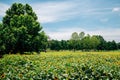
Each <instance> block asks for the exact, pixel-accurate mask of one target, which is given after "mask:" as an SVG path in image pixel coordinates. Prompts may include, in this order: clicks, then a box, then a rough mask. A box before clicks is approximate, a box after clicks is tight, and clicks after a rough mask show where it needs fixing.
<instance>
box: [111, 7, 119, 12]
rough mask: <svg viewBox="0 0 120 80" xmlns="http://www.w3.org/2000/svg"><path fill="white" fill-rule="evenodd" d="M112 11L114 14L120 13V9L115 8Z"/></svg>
mask: <svg viewBox="0 0 120 80" xmlns="http://www.w3.org/2000/svg"><path fill="white" fill-rule="evenodd" d="M112 11H113V12H119V11H120V7H115V8H113V10H112Z"/></svg>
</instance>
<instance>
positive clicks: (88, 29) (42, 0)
mask: <svg viewBox="0 0 120 80" xmlns="http://www.w3.org/2000/svg"><path fill="white" fill-rule="evenodd" d="M15 2H20V3H23V4H26V3H28V4H30V5H31V6H32V8H33V10H34V11H35V13H36V14H37V16H38V21H39V22H40V23H41V25H42V26H43V30H44V31H45V32H46V34H47V35H49V36H50V37H51V38H52V39H58V40H61V39H65V40H67V39H69V38H70V35H71V34H72V33H73V32H78V33H79V32H81V31H84V32H85V33H86V34H91V35H93V34H94V35H102V36H103V37H104V38H105V39H106V40H110V41H111V40H115V41H117V42H118V41H119V42H120V0H0V22H1V21H2V17H3V16H4V15H5V11H6V10H7V9H8V8H9V7H10V6H11V5H12V3H15Z"/></svg>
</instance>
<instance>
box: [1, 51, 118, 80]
mask: <svg viewBox="0 0 120 80" xmlns="http://www.w3.org/2000/svg"><path fill="white" fill-rule="evenodd" d="M0 80H120V52H72V51H60V52H47V53H41V54H32V55H20V54H16V55H12V54H10V55H4V57H3V58H1V59H0Z"/></svg>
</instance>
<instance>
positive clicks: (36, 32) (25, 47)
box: [0, 3, 47, 53]
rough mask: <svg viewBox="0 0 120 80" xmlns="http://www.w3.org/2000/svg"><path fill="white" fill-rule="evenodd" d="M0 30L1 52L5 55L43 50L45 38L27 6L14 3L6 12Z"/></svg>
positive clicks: (30, 8)
mask: <svg viewBox="0 0 120 80" xmlns="http://www.w3.org/2000/svg"><path fill="white" fill-rule="evenodd" d="M0 29H1V31H2V32H0V36H2V38H1V39H0V40H1V42H0V46H1V51H4V52H5V53H10V52H11V53H17V52H20V53H23V52H29V51H37V52H38V51H39V50H40V49H42V48H45V47H43V46H45V45H46V42H47V37H46V35H45V33H44V32H42V27H41V25H40V23H39V22H38V21H37V15H36V14H35V12H34V11H33V10H32V7H31V6H30V5H28V4H26V5H23V4H21V3H14V4H13V5H12V6H11V7H10V8H9V9H8V10H7V11H6V15H5V16H4V17H3V21H2V25H0Z"/></svg>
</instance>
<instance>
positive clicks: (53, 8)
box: [32, 1, 77, 23]
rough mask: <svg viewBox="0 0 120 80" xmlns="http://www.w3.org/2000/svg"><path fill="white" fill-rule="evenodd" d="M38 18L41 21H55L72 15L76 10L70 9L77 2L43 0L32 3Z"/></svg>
mask: <svg viewBox="0 0 120 80" xmlns="http://www.w3.org/2000/svg"><path fill="white" fill-rule="evenodd" d="M32 6H33V9H34V11H35V12H36V14H37V16H38V19H39V21H40V22H42V23H47V22H56V21H61V20H65V19H68V18H71V17H73V16H72V15H75V14H76V12H74V11H72V10H73V9H74V8H75V7H76V6H77V4H75V3H72V2H70V1H66V2H44V3H37V4H32Z"/></svg>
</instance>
